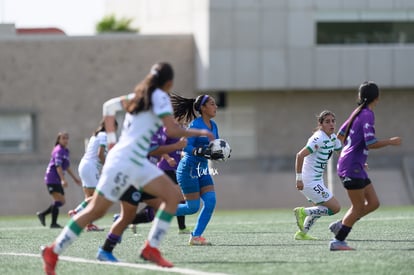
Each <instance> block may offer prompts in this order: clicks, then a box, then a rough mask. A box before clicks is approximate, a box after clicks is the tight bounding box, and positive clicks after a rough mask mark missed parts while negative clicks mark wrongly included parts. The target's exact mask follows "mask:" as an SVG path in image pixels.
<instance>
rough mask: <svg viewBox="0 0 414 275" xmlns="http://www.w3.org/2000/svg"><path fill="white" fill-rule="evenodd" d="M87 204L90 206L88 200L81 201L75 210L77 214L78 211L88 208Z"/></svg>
mask: <svg viewBox="0 0 414 275" xmlns="http://www.w3.org/2000/svg"><path fill="white" fill-rule="evenodd" d="M86 206H88V202H87V201H83V202H81V203H80V204H79V205H78V206H76V208H75V212H76V214H77V213H79V212H81V211H82V210H83V209H85V208H86Z"/></svg>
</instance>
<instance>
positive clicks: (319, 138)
mask: <svg viewBox="0 0 414 275" xmlns="http://www.w3.org/2000/svg"><path fill="white" fill-rule="evenodd" d="M317 119H318V127H317V129H316V131H315V132H314V133H313V135H312V136H311V137H310V138H309V139H308V142H307V143H306V145H305V146H304V147H303V148H302V149H301V150H300V151H299V152H298V153H297V154H296V162H295V169H296V188H297V189H298V190H299V191H300V192H302V194H303V195H304V196H305V197H306V198H307V199H308V201H309V202H311V203H312V204H313V206H311V207H296V208H295V209H294V213H295V216H296V222H297V225H298V227H299V231H297V232H296V234H295V239H296V240H314V239H315V238H314V237H312V236H310V235H308V234H307V233H308V231H309V229H310V228H311V227H312V225H313V224H314V223H315V221H316V220H317V219H318V218H320V217H321V216H330V215H334V214H336V213H338V212H339V210H340V209H341V207H340V205H339V202H338V201H337V200H336V198H335V197H334V196H333V194H332V193H331V192H330V191H329V189H328V188H327V187H326V186H325V184H324V178H323V175H324V171H325V168H326V166H327V164H328V160H329V158H330V157H331V155H332V153H333V152H334V151H339V150H341V148H342V144H341V141H340V140H338V138H337V137H336V135H335V133H334V132H335V114H334V113H332V112H331V111H327V110H325V111H322V112H321V113H320V114H319V115H318V116H317Z"/></svg>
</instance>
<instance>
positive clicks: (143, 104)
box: [126, 62, 174, 114]
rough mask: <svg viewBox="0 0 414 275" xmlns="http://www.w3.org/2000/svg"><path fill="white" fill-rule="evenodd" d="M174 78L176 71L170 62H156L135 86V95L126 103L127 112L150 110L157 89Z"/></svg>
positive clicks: (134, 112)
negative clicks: (153, 94)
mask: <svg viewBox="0 0 414 275" xmlns="http://www.w3.org/2000/svg"><path fill="white" fill-rule="evenodd" d="M173 79H174V71H173V68H172V66H171V65H170V64H168V63H166V62H159V63H156V64H154V65H153V66H152V67H151V71H150V72H149V74H148V75H147V76H146V77H145V78H144V80H142V81H141V82H140V83H139V84H138V85H137V86H136V87H135V90H134V92H135V97H134V98H133V99H132V100H131V101H129V102H128V103H127V105H126V110H127V112H128V113H131V114H137V113H139V112H141V111H145V110H149V109H150V108H151V106H152V102H151V96H152V93H153V92H154V91H155V89H157V88H160V87H162V86H164V84H165V83H167V82H168V81H170V80H173Z"/></svg>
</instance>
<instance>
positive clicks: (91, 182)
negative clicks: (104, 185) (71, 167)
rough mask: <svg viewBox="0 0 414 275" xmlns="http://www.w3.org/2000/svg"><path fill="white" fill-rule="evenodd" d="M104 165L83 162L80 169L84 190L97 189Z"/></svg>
mask: <svg viewBox="0 0 414 275" xmlns="http://www.w3.org/2000/svg"><path fill="white" fill-rule="evenodd" d="M101 169H102V165H101V164H99V163H96V162H94V161H85V160H81V161H80V163H79V167H78V172H79V177H80V178H81V180H82V186H83V187H84V188H96V186H97V185H98V181H99V176H100V174H101Z"/></svg>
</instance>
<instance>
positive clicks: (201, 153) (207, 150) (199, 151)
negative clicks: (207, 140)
mask: <svg viewBox="0 0 414 275" xmlns="http://www.w3.org/2000/svg"><path fill="white" fill-rule="evenodd" d="M211 146H212V144H211V145H209V146H208V147H197V148H195V149H194V151H193V155H194V156H197V157H205V158H206V159H211V160H219V159H224V155H223V151H222V150H218V151H214V152H212V151H211Z"/></svg>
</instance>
